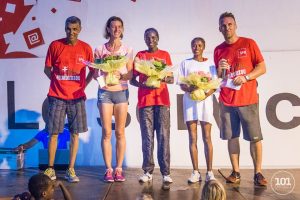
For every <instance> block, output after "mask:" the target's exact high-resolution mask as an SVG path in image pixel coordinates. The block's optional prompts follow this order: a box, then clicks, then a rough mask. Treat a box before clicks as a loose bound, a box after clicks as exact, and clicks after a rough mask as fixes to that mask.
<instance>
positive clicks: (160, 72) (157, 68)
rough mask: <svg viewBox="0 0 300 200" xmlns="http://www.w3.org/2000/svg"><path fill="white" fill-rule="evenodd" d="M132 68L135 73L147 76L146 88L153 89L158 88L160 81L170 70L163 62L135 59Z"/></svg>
mask: <svg viewBox="0 0 300 200" xmlns="http://www.w3.org/2000/svg"><path fill="white" fill-rule="evenodd" d="M134 66H135V70H136V71H138V72H140V73H142V74H145V75H146V76H148V78H147V80H146V83H145V84H146V86H148V87H154V88H159V87H160V82H161V80H162V79H164V78H165V77H166V76H167V75H168V74H169V73H170V72H171V70H172V68H170V67H167V64H166V63H165V62H164V61H162V60H158V59H152V60H140V59H138V58H136V59H135V61H134Z"/></svg>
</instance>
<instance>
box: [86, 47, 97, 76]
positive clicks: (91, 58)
mask: <svg viewBox="0 0 300 200" xmlns="http://www.w3.org/2000/svg"><path fill="white" fill-rule="evenodd" d="M86 54H87V55H86V59H87V60H88V61H90V62H94V56H93V50H92V48H91V47H90V46H88V48H87V53H86ZM88 68H89V70H90V71H94V70H95V69H94V68H92V67H90V66H88Z"/></svg>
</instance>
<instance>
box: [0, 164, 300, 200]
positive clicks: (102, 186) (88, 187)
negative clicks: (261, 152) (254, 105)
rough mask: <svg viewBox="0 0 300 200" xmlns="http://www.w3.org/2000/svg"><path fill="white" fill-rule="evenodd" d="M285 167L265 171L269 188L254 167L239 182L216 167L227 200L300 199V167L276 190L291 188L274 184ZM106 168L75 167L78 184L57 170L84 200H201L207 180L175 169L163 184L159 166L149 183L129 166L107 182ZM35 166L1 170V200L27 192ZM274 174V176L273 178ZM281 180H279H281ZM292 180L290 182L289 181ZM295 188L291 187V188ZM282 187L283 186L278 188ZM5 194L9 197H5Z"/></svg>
mask: <svg viewBox="0 0 300 200" xmlns="http://www.w3.org/2000/svg"><path fill="white" fill-rule="evenodd" d="M282 170H283V169H268V170H264V175H265V176H266V177H267V179H268V181H269V185H268V187H267V188H260V187H256V186H254V184H253V180H252V178H253V174H252V173H253V170H252V169H243V170H241V176H242V179H241V183H240V185H230V184H226V183H225V181H224V179H223V177H222V176H221V175H220V174H219V173H218V171H217V170H214V173H215V177H216V178H217V179H218V180H219V181H221V183H223V185H224V187H225V189H226V192H227V199H228V200H244V199H250V200H277V199H278V200H296V199H300V169H287V170H283V171H287V172H288V173H289V174H292V176H293V178H294V180H295V181H293V178H289V177H287V178H289V180H288V181H286V179H285V181H281V186H278V185H277V186H278V187H277V192H278V191H279V192H280V193H285V192H288V191H290V190H291V193H289V194H287V195H280V194H277V193H275V192H274V190H273V189H272V187H271V183H273V185H274V187H275V184H274V183H275V181H280V180H281V179H280V177H279V178H277V179H275V178H276V176H274V175H276V173H278V172H280V171H282ZM104 171H105V170H104V168H103V167H76V173H77V175H78V176H79V178H80V182H79V183H68V182H66V181H64V180H63V177H64V171H57V172H56V173H57V177H58V179H60V180H63V183H64V184H65V185H66V187H67V188H68V189H69V191H70V192H71V194H72V197H73V199H74V200H77V199H78V200H84V199H107V200H119V199H120V200H127V199H128V200H141V199H148V200H149V199H155V200H164V199H167V200H177V199H178V200H194V199H200V195H201V191H202V187H203V185H204V182H202V183H196V184H188V183H187V179H188V177H189V176H190V173H191V170H189V169H173V170H172V171H171V176H172V178H173V181H174V183H172V184H171V185H170V186H166V185H163V184H162V179H161V176H160V174H159V169H155V172H154V175H153V181H152V182H150V183H143V184H141V183H139V182H138V177H139V175H141V174H142V170H141V169H136V168H128V169H126V170H125V173H126V181H125V182H123V183H104V182H103V181H102V177H103V174H104ZM38 172H39V170H38V169H36V168H27V169H24V170H21V171H15V170H0V185H1V186H0V200H1V199H9V198H7V197H12V196H14V195H15V194H17V193H22V192H24V191H27V182H28V179H29V178H30V177H31V176H32V175H33V174H36V173H38ZM222 172H223V173H224V174H226V175H227V174H229V173H230V170H229V169H223V170H222ZM201 175H202V178H205V170H203V169H202V170H201ZM272 177H273V179H272ZM279 183H280V182H279ZM287 183H291V184H287ZM293 186H295V187H294V189H293V190H292V187H293ZM279 187H280V188H279ZM5 197H6V198H5ZM55 197H56V198H55V199H62V195H61V192H60V191H59V190H56V192H55Z"/></svg>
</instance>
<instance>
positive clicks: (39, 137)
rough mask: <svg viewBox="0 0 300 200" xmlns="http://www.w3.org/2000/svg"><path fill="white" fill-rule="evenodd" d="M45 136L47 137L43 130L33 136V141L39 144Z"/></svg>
mask: <svg viewBox="0 0 300 200" xmlns="http://www.w3.org/2000/svg"><path fill="white" fill-rule="evenodd" d="M46 136H47V132H46V130H45V129H43V130H41V131H40V132H38V133H37V134H36V135H35V136H34V139H36V140H38V141H39V142H41V141H42V140H43V139H44V138H45V137H46Z"/></svg>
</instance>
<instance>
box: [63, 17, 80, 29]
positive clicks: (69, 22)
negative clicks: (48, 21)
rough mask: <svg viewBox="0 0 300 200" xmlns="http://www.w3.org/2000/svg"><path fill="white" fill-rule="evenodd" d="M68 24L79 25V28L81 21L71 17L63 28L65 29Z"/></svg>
mask: <svg viewBox="0 0 300 200" xmlns="http://www.w3.org/2000/svg"><path fill="white" fill-rule="evenodd" d="M68 24H79V26H81V20H80V19H79V18H78V17H76V16H71V17H68V18H67V19H66V23H65V27H67V25H68Z"/></svg>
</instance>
